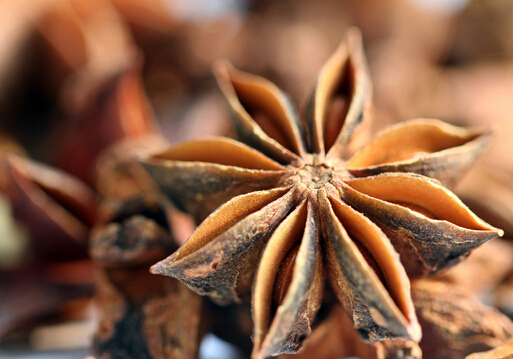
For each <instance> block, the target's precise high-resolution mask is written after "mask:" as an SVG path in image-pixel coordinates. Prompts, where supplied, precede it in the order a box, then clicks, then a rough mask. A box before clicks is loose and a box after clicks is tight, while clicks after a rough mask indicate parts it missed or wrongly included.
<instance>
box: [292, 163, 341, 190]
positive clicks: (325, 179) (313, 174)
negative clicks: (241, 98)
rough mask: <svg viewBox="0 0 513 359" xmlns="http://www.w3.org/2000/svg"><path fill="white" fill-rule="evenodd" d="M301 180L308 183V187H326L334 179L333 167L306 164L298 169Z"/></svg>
mask: <svg viewBox="0 0 513 359" xmlns="http://www.w3.org/2000/svg"><path fill="white" fill-rule="evenodd" d="M297 174H298V175H299V178H300V181H301V182H302V183H303V184H305V185H306V187H307V188H308V189H311V190H313V189H319V188H324V187H326V184H327V183H329V182H330V181H331V179H332V175H333V168H331V167H328V166H326V165H325V164H321V165H306V166H304V167H302V168H300V169H298V171H297Z"/></svg>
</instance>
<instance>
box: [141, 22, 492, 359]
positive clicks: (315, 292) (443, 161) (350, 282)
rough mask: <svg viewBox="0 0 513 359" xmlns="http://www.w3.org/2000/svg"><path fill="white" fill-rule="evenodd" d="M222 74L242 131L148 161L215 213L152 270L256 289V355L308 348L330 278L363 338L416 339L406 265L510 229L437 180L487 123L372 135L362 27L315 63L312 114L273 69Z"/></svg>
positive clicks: (444, 260) (451, 172)
mask: <svg viewBox="0 0 513 359" xmlns="http://www.w3.org/2000/svg"><path fill="white" fill-rule="evenodd" d="M216 76H217V80H218V83H219V85H220V87H221V90H222V92H223V93H224V95H225V97H226V98H227V100H228V103H229V105H230V108H231V110H232V112H233V120H234V125H235V126H234V127H235V129H236V131H237V134H238V137H239V139H240V142H239V141H235V140H232V139H228V138H222V137H215V138H208V139H204V140H196V141H191V142H186V143H184V144H180V145H177V146H175V147H173V148H171V149H169V150H167V151H164V152H161V153H158V154H154V155H148V156H147V157H146V158H143V159H142V160H141V161H142V163H143V164H144V165H145V167H146V168H147V170H148V172H149V173H150V175H151V176H152V177H153V178H154V179H155V180H156V182H157V183H158V184H159V185H160V187H161V189H162V191H163V192H165V193H166V194H167V195H168V196H169V197H170V198H171V199H172V200H173V201H174V202H175V203H176V204H177V205H178V206H179V207H180V208H181V209H184V210H186V211H187V212H189V213H191V214H192V215H193V216H194V217H195V218H196V219H197V220H198V221H200V220H203V219H204V218H205V217H207V218H206V219H205V220H204V221H203V222H202V223H201V224H200V225H199V227H198V228H197V229H196V231H195V232H194V233H193V234H192V236H191V237H190V238H189V240H188V242H187V243H186V244H185V245H184V246H182V247H181V248H180V249H178V250H177V251H176V252H175V253H174V254H172V255H171V256H170V257H168V258H167V259H165V260H163V261H161V262H159V263H158V264H156V265H155V266H153V267H152V271H153V272H154V273H159V274H164V275H169V276H172V277H175V278H178V279H180V280H181V281H182V282H183V283H185V284H186V285H187V286H189V287H190V288H191V289H193V290H194V291H196V292H197V293H199V294H201V295H208V296H209V297H210V298H211V299H213V300H214V301H215V302H217V303H219V304H227V303H230V302H238V301H241V300H243V299H246V298H247V297H248V296H249V295H250V294H251V295H252V306H253V307H252V311H253V317H254V351H253V357H255V358H265V357H268V356H271V355H277V354H280V353H295V352H297V351H298V350H299V349H300V348H301V343H302V342H303V340H304V339H305V338H306V337H307V336H308V335H309V334H310V332H311V328H312V323H314V321H315V318H316V313H317V311H318V309H319V307H320V306H321V303H322V298H323V294H324V292H325V288H324V283H325V279H326V278H327V279H328V283H329V288H330V289H332V290H333V292H334V293H335V294H336V296H337V298H338V299H339V301H340V303H341V304H342V305H343V307H344V309H345V311H346V312H347V313H348V314H349V317H350V318H351V320H352V322H353V325H354V327H355V328H356V329H357V330H358V332H359V334H360V335H361V336H362V337H363V338H364V339H366V340H368V341H382V340H388V339H395V338H404V339H408V340H412V341H414V342H418V341H419V340H420V338H421V329H420V326H419V324H418V321H417V316H416V314H415V310H414V306H413V302H412V299H411V294H410V282H409V276H410V277H411V276H418V275H427V274H431V273H435V272H438V271H439V270H441V269H443V268H447V267H449V266H452V265H454V264H456V263H458V262H459V261H461V260H462V259H464V258H465V257H466V256H467V255H468V254H469V252H470V251H471V250H472V249H474V248H476V247H477V246H479V245H480V244H482V243H484V242H486V241H487V240H489V239H492V238H494V237H497V236H500V235H501V233H502V232H501V231H500V230H498V229H496V228H493V227H492V226H490V225H488V224H487V223H485V222H484V221H482V220H480V219H479V218H478V217H477V216H475V215H474V214H473V213H472V212H471V211H470V210H469V209H468V208H467V207H466V206H465V205H464V204H463V203H462V202H461V201H460V200H459V199H458V198H457V197H456V196H455V195H454V194H453V193H452V192H450V190H448V189H447V188H445V187H443V185H442V184H445V185H452V184H453V183H454V182H455V180H456V179H457V178H458V177H459V175H461V173H462V172H464V171H465V170H466V169H467V168H468V166H469V165H470V164H471V163H472V161H473V160H474V159H475V158H476V157H477V155H478V154H479V153H480V152H481V150H482V149H483V147H484V145H485V144H486V142H487V141H488V139H489V137H490V135H489V134H488V133H483V132H480V131H477V130H466V129H462V128H457V127H454V126H451V125H448V124H445V123H443V122H440V121H436V120H415V121H411V122H406V123H404V124H400V125H397V126H394V127H391V128H389V129H388V130H385V131H384V132H382V133H380V134H378V135H377V137H375V138H374V139H373V140H372V141H370V142H369V143H368V144H367V145H366V146H364V144H365V143H366V142H367V137H368V129H369V121H370V107H371V98H370V92H371V86H370V81H369V78H368V70H367V68H366V64H365V59H364V55H363V50H362V44H361V37H360V34H359V32H358V31H357V30H350V31H349V32H348V36H347V39H346V41H345V42H344V43H343V44H342V45H341V46H340V47H339V49H338V50H337V51H336V52H335V53H334V55H333V56H332V57H331V58H330V59H329V60H328V61H327V62H326V64H325V65H324V66H323V68H322V69H321V72H320V75H319V77H318V80H317V84H316V87H315V90H314V93H313V95H312V98H311V101H310V103H309V106H308V109H307V112H306V116H305V117H304V121H301V120H300V119H299V118H298V116H297V114H296V112H295V110H294V107H293V106H292V104H291V103H290V101H289V99H288V98H287V96H286V95H285V94H284V93H282V92H281V91H280V90H279V89H278V88H277V87H276V86H274V85H273V84H272V83H270V82H269V81H267V80H265V79H263V78H260V77H257V76H253V75H249V74H246V73H243V72H241V71H238V70H236V69H234V68H233V67H232V66H231V65H229V64H228V63H226V62H221V63H219V64H218V65H217V67H216ZM427 176H429V177H427ZM430 177H432V178H430ZM217 207H219V208H217ZM216 208H217V209H216ZM296 250H297V254H295V255H292V254H289V253H292V251H296ZM292 257H293V258H292ZM399 258H401V260H400V259H399ZM289 259H290V261H289ZM284 261H285V262H288V264H286V266H287V268H283V266H282V263H283V262H284ZM290 262H293V263H290ZM290 266H293V268H292V275H291V276H290V274H289V273H290V268H289V267H290ZM281 276H287V277H289V276H290V279H282V278H280V279H278V277H281ZM283 282H288V283H283ZM276 283H281V284H279V287H280V288H279V289H278V288H276V287H277V285H276ZM252 288H253V290H252ZM283 288H285V289H283ZM283 290H285V291H286V293H281V292H282V291H283ZM251 292H252V293H251ZM273 298H275V299H273ZM276 298H277V300H276ZM273 300H275V303H274V304H273Z"/></svg>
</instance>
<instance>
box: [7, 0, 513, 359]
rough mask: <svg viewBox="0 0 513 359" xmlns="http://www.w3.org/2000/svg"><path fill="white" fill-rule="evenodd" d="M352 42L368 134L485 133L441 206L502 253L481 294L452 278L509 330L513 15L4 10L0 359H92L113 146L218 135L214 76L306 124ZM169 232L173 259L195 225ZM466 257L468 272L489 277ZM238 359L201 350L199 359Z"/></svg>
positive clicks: (415, 0) (364, 5) (59, 0)
mask: <svg viewBox="0 0 513 359" xmlns="http://www.w3.org/2000/svg"><path fill="white" fill-rule="evenodd" d="M350 26H357V27H359V28H360V29H361V31H362V33H363V39H364V46H365V50H366V54H367V60H368V63H369V67H370V72H371V78H372V81H373V98H374V109H373V111H374V117H373V118H374V120H373V121H374V122H373V126H374V128H373V130H374V131H379V130H380V129H382V128H383V127H385V126H387V125H390V124H392V123H395V122H399V121H404V120H407V119H411V118H438V119H441V120H444V121H446V122H449V123H452V124H456V125H461V126H487V127H491V128H493V129H494V130H495V137H494V139H493V141H492V143H491V144H490V147H489V149H488V150H487V151H486V153H485V154H484V155H483V156H482V158H481V159H480V160H479V163H478V165H476V166H475V167H474V168H473V169H472V170H471V171H470V172H469V173H468V174H467V176H466V177H465V178H464V179H463V181H462V182H461V183H460V185H459V186H458V187H457V188H455V189H454V190H455V191H456V193H457V194H459V195H460V197H461V198H462V199H463V200H464V201H465V202H466V203H467V204H468V205H469V206H470V207H471V208H472V209H473V210H474V211H475V212H477V213H478V215H480V216H482V217H483V218H484V219H485V220H487V221H489V222H490V223H491V224H493V225H495V226H497V227H500V228H503V229H504V230H505V237H504V239H502V240H498V241H496V242H497V243H498V244H497V245H495V244H493V245H492V244H491V246H492V247H493V248H491V247H490V248H491V249H490V248H488V249H486V248H485V250H486V251H488V253H493V256H494V258H493V261H495V263H496V264H494V265H493V270H491V271H490V273H491V274H490V275H489V276H488V277H487V278H481V277H483V275H481V277H479V276H478V275H477V274H476V276H469V275H462V274H461V273H463V272H462V271H461V270H460V272H457V271H456V272H455V273H454V274H453V275H454V278H457V279H456V280H457V281H459V282H460V283H463V284H465V285H467V286H468V287H469V288H471V289H472V290H473V291H474V292H475V293H476V294H477V295H478V296H479V297H480V298H481V299H482V300H483V301H485V302H486V303H487V304H489V305H493V306H495V307H497V308H499V309H500V310H501V311H503V312H504V313H506V314H508V315H509V316H510V317H511V316H512V315H513V260H512V259H513V246H512V245H511V244H512V242H511V240H510V239H512V238H513V177H512V176H513V156H512V153H513V140H512V135H513V121H512V117H513V2H511V1H509V0H437V1H433V0H431V1H430V0H338V1H335V0H318V1H315V2H314V1H307V0H283V1H272V0H240V1H237V0H211V1H202V0H17V1H10V0H1V1H0V159H1V164H0V190H1V191H2V192H0V356H1V357H6V358H11V357H12V358H25V357H30V358H47V357H48V358H50V357H51V358H58V357H63V358H84V357H86V356H87V355H93V352H92V351H91V349H90V347H91V340H92V339H91V338H92V336H93V333H94V332H95V330H96V328H97V322H98V320H99V318H98V316H99V315H101V314H98V310H97V309H96V305H95V300H94V294H95V292H96V290H95V282H96V281H97V275H96V271H97V266H96V265H95V264H94V263H93V262H92V261H91V256H90V253H89V252H88V249H87V247H88V243H87V242H88V238H89V237H90V231H91V228H93V227H95V226H97V225H98V223H99V222H101V220H99V219H98V218H103V217H102V215H103V212H102V211H103V210H98V208H97V202H98V198H99V197H100V198H105V197H116V198H125V197H128V195H129V194H132V193H133V192H134V191H135V192H137V189H135V190H134V188H133V186H132V184H133V183H132V182H130V183H129V184H127V185H126V186H124V185H125V182H121V180H120V181H118V179H119V178H117V177H115V174H117V172H116V173H115V174H113V172H112V171H113V170H112V168H111V167H109V166H111V163H112V161H113V158H115V159H116V161H117V160H119V159H120V158H124V157H123V151H125V150H126V148H128V147H123V145H121V149H119V148H117V149H113V147H112V146H116V145H118V144H120V143H122V142H123V141H125V142H126V140H129V141H135V142H129V143H132V144H133V143H139V142H137V141H139V140H140V142H141V143H142V144H141V145H140V146H141V147H142V148H153V147H158V146H159V145H160V144H161V143H173V142H176V141H179V140H180V141H181V140H184V139H190V138H194V137H200V136H205V135H209V134H228V133H229V131H230V129H229V117H228V113H227V110H226V107H225V104H224V102H223V99H222V98H221V97H220V94H219V92H218V90H217V88H216V85H215V82H214V80H213V76H212V71H211V66H212V64H213V62H214V61H215V60H217V59H219V58H227V59H229V60H230V61H231V62H232V63H233V64H234V65H235V66H236V67H239V68H241V69H243V70H245V71H248V72H252V73H255V74H258V75H262V76H265V77H267V78H269V79H271V80H272V81H274V82H275V83H276V84H277V85H278V86H279V87H281V88H282V89H284V90H285V91H286V92H288V93H289V94H290V95H291V97H292V98H293V99H294V101H295V102H296V103H297V105H298V107H299V108H300V109H303V108H304V106H305V104H306V102H307V99H308V97H309V95H310V91H311V90H312V88H313V85H314V83H315V79H316V75H317V73H318V71H319V68H320V66H321V65H322V64H323V63H324V61H325V60H326V59H327V58H328V57H329V55H330V54H331V53H332V52H333V51H334V49H335V48H336V47H337V45H338V44H339V42H340V41H341V40H342V39H343V37H344V34H345V32H346V29H347V28H348V27H350ZM154 134H158V135H157V137H158V140H151V141H147V140H145V138H146V137H147V136H148V135H154ZM134 146H135V147H137V146H138V145H134ZM129 147H130V146H129ZM132 147H133V146H132ZM123 148H125V150H123ZM130 148H131V147H130ZM126 151H128V152H129V150H126ZM106 153H107V154H106ZM109 161H111V162H109ZM116 163H117V162H116ZM114 177H115V178H116V180H115V179H114ZM2 193H3V194H2ZM42 193H43V195H42ZM62 208H64V209H65V210H64V211H63V210H62ZM63 212H65V213H63ZM99 212H100V213H99ZM184 221H185V222H186V220H184ZM178 227H179V226H178ZM178 227H176V228H175V233H174V236H175V241H176V242H177V243H178V244H180V243H183V241H184V240H185V239H186V238H187V235H188V233H190V224H189V227H187V225H183V226H182V227H183V228H184V229H179V228H178ZM486 246H488V244H487V245H486ZM486 246H484V247H486ZM476 252H477V251H476ZM483 253H485V252H484V250H483ZM473 257H475V258H477V259H476V261H477V260H479V261H480V263H481V264H480V265H481V267H472V266H473V264H472V262H471V264H469V266H470V267H472V268H483V267H482V266H486V265H488V264H489V263H491V262H492V259H491V258H490V256H486V255H484V254H483V255H480V254H476V255H473V256H472V257H471V258H473ZM467 270H472V269H468V268H467ZM478 272H479V271H476V273H478ZM477 277H479V278H477ZM220 353H222V354H220ZM241 355H242V354H240V353H239V352H238V351H237V349H235V348H234V347H232V346H230V345H228V344H226V343H223V342H221V341H220V340H218V339H216V337H214V336H212V335H207V336H206V337H205V339H204V340H203V344H202V347H201V350H200V357H201V358H204V359H206V358H209V359H213V358H230V357H232V358H239V357H242V356H241Z"/></svg>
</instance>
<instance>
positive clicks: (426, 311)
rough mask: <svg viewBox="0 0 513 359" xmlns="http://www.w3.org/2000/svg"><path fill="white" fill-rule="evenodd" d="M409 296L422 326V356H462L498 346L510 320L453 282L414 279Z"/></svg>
mask: <svg viewBox="0 0 513 359" xmlns="http://www.w3.org/2000/svg"><path fill="white" fill-rule="evenodd" d="M412 297H413V302H414V304H415V307H416V308H417V315H418V317H419V321H420V323H421V325H422V329H423V333H424V335H423V337H422V341H421V342H420V346H421V348H422V351H423V355H424V357H426V358H434V359H436V358H454V359H457V358H465V356H466V355H468V354H471V353H473V352H476V351H484V350H488V349H492V348H495V347H498V346H500V345H502V344H503V343H504V342H505V341H506V340H507V339H508V338H510V337H511V336H512V335H513V323H512V322H511V321H510V320H509V319H508V317H506V316H505V315H504V314H502V313H500V312H499V311H498V310H496V309H493V308H489V307H487V306H485V305H483V304H482V303H480V302H479V300H478V299H477V298H476V296H475V295H473V294H472V293H471V292H470V291H468V290H466V289H465V288H463V287H460V286H456V285H454V284H449V283H443V282H435V281H431V280H418V281H414V282H413V284H412Z"/></svg>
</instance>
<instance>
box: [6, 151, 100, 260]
mask: <svg viewBox="0 0 513 359" xmlns="http://www.w3.org/2000/svg"><path fill="white" fill-rule="evenodd" d="M0 174H1V176H0V191H2V192H3V193H5V194H6V195H7V196H8V198H9V200H10V203H11V206H12V210H13V215H14V217H15V218H16V219H17V220H19V221H22V222H23V223H24V224H25V225H26V226H27V227H28V228H29V230H30V233H31V238H32V243H33V247H34V249H35V251H36V252H37V253H38V255H40V256H42V257H43V258H46V259H57V260H74V259H81V258H82V259H83V258H85V257H86V255H87V240H88V236H89V229H90V228H91V226H92V225H93V224H94V223H95V221H96V195H95V193H94V191H93V190H92V189H91V188H90V187H88V186H87V185H85V184H84V183H82V182H81V181H79V180H78V179H76V178H74V177H73V176H70V175H68V174H67V173H65V172H62V171H59V170H57V169H54V168H52V167H50V166H47V165H44V164H41V163H38V162H36V161H32V160H30V159H28V158H24V157H21V156H19V155H16V154H14V153H11V154H8V155H6V156H5V157H4V158H3V159H2V162H1V166H0Z"/></svg>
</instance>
